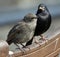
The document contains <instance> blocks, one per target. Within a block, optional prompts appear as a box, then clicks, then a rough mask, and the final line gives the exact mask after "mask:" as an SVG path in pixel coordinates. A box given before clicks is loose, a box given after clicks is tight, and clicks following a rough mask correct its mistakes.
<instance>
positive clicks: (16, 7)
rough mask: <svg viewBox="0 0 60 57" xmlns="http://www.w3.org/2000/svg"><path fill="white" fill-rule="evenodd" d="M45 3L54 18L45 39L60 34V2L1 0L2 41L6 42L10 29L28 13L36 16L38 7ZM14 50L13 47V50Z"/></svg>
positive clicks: (58, 0) (0, 27)
mask: <svg viewBox="0 0 60 57" xmlns="http://www.w3.org/2000/svg"><path fill="white" fill-rule="evenodd" d="M40 3H44V4H45V5H46V6H47V7H48V9H49V11H50V13H51V16H52V24H51V27H50V29H49V30H48V31H47V32H46V33H44V35H45V37H47V38H50V36H51V35H54V34H55V33H59V32H60V0H0V40H6V39H7V34H8V32H9V31H10V29H11V28H12V27H13V26H14V25H15V24H16V23H17V22H19V21H20V20H21V19H22V18H23V17H24V16H25V15H26V14H27V13H34V14H36V11H37V8H38V5H39V4H40ZM11 50H13V47H12V48H11Z"/></svg>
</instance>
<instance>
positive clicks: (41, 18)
mask: <svg viewBox="0 0 60 57" xmlns="http://www.w3.org/2000/svg"><path fill="white" fill-rule="evenodd" d="M36 15H37V17H38V18H37V25H36V28H35V32H34V36H41V39H42V40H46V39H45V38H44V37H43V35H42V34H43V33H45V32H46V31H47V30H48V29H49V27H50V26H51V22H52V20H51V14H50V12H49V10H48V8H47V6H46V5H45V4H39V6H38V10H37V13H36ZM34 36H33V37H32V39H31V40H30V41H28V42H27V43H26V46H28V45H31V44H32V41H33V38H34Z"/></svg>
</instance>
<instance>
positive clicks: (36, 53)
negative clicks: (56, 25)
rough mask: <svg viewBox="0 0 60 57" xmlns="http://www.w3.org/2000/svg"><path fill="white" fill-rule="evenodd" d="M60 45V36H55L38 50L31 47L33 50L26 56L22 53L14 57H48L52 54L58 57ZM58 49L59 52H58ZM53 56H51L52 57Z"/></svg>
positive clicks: (13, 56)
mask: <svg viewBox="0 0 60 57" xmlns="http://www.w3.org/2000/svg"><path fill="white" fill-rule="evenodd" d="M59 44H60V34H58V35H55V36H54V37H53V38H51V39H50V40H48V41H47V42H45V43H44V44H42V45H41V46H39V45H38V46H37V47H36V48H32V47H31V50H27V51H26V53H25V54H23V53H21V52H16V53H14V54H13V55H12V57H46V56H47V57H48V56H49V55H50V54H52V55H54V54H55V55H57V54H58V53H59V52H60V50H59V48H60V45H59ZM57 49H58V51H59V52H56V50H57ZM54 52H56V53H54ZM52 55H50V57H51V56H52ZM55 55H54V56H55ZM52 57H53V56H52Z"/></svg>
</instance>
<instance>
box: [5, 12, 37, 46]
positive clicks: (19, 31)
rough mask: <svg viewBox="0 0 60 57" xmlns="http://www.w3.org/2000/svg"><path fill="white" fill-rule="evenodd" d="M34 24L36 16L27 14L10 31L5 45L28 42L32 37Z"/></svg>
mask: <svg viewBox="0 0 60 57" xmlns="http://www.w3.org/2000/svg"><path fill="white" fill-rule="evenodd" d="M36 22H37V16H36V15H35V14H32V13H29V14H27V15H26V16H25V17H24V18H23V20H22V21H20V22H19V23H18V24H17V25H15V26H14V27H13V28H12V29H11V30H10V32H9V34H8V36H7V40H6V41H7V43H8V44H9V45H10V44H11V43H14V44H17V43H18V44H22V43H24V42H28V41H29V40H30V39H31V38H32V37H33V35H34V30H35V27H36ZM22 46H23V45H22Z"/></svg>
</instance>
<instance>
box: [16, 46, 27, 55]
mask: <svg viewBox="0 0 60 57" xmlns="http://www.w3.org/2000/svg"><path fill="white" fill-rule="evenodd" d="M16 49H19V50H21V52H22V53H23V54H25V53H26V51H25V49H24V48H20V47H19V48H16Z"/></svg>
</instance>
